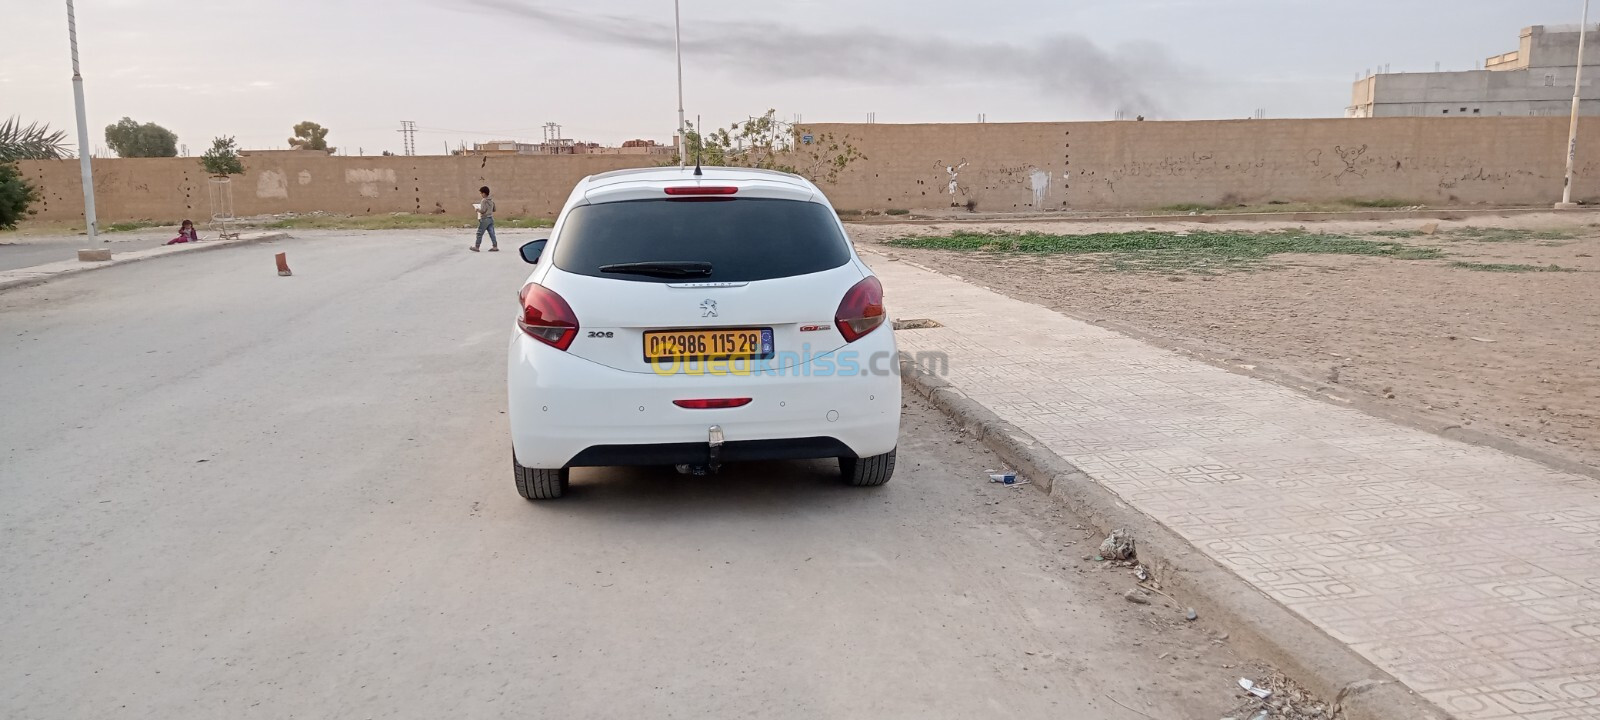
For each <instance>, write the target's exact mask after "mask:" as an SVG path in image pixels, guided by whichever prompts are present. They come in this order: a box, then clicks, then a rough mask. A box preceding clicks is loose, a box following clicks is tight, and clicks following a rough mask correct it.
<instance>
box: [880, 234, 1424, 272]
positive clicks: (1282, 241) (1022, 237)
mask: <svg viewBox="0 0 1600 720" xmlns="http://www.w3.org/2000/svg"><path fill="white" fill-rule="evenodd" d="M889 244H890V245H892V246H895V247H903V248H919V249H931V250H955V251H967V252H972V251H978V252H1004V253H1034V254H1054V255H1093V256H1095V260H1096V262H1098V263H1099V264H1100V266H1101V267H1102V268H1103V269H1109V270H1115V271H1144V272H1179V271H1187V272H1190V273H1195V274H1212V273H1215V272H1217V271H1229V270H1247V269H1253V268H1256V267H1259V266H1260V264H1261V262H1262V261H1263V260H1264V259H1266V258H1268V257H1271V256H1273V255H1280V254H1289V253H1304V254H1317V255H1328V254H1333V255H1368V256H1383V257H1392V258H1397V259H1406V260H1432V259H1438V258H1440V257H1443V253H1442V252H1440V251H1439V250H1438V249H1437V248H1425V247H1423V248H1419V247H1411V246H1407V245H1404V244H1401V243H1396V242H1382V241H1377V240H1368V239H1364V238H1352V237H1345V236H1342V235H1313V234H1311V233H1308V232H1305V231H1303V230H1283V231H1277V232H1261V233H1251V232H1226V231H1216V232H1213V231H1200V232H1190V233H1176V232H1154V231H1141V232H1125V233H1090V234H1087V235H1049V234H1044V233H1034V232H1029V233H1016V234H1013V233H995V232H988V233H981V232H954V233H951V234H948V235H933V236H911V237H903V238H898V239H895V240H890V241H889Z"/></svg>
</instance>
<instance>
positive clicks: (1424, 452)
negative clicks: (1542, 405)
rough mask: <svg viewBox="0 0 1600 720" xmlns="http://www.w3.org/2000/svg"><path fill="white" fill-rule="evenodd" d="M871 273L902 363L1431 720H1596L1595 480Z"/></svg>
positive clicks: (1599, 660)
mask: <svg viewBox="0 0 1600 720" xmlns="http://www.w3.org/2000/svg"><path fill="white" fill-rule="evenodd" d="M875 265H876V269H877V270H878V271H879V274H880V276H881V277H882V278H883V280H884V284H885V287H886V288H887V292H888V301H889V304H890V305H891V306H892V307H894V308H895V310H896V312H897V313H898V314H899V315H900V316H901V317H925V318H931V319H933V320H936V321H938V322H940V323H942V324H943V326H944V327H942V328H933V329H927V330H914V331H901V332H899V333H897V338H898V339H899V341H900V347H901V349H902V350H903V351H905V352H907V353H910V354H912V355H913V356H920V357H928V356H927V355H919V353H936V352H942V353H945V354H946V357H947V359H948V373H946V375H945V379H946V380H948V381H949V382H950V383H952V384H953V385H954V386H955V387H956V389H957V390H959V391H960V392H963V393H965V394H966V395H967V396H968V397H970V398H972V399H973V400H975V401H977V402H979V403H981V404H983V405H984V406H985V407H988V408H989V409H990V410H992V411H993V412H995V413H996V414H997V415H999V416H1000V417H1001V418H1003V419H1005V420H1006V421H1008V422H1011V423H1012V424H1014V425H1016V426H1017V427H1019V428H1021V429H1022V430H1024V431H1025V432H1028V433H1029V434H1031V435H1032V436H1033V437H1035V438H1036V439H1038V440H1039V441H1040V442H1041V443H1044V444H1045V445H1046V446H1048V447H1049V448H1050V449H1051V450H1053V451H1054V452H1056V453H1057V454H1059V455H1061V456H1062V457H1064V458H1067V459H1068V460H1070V461H1071V462H1072V463H1073V464H1074V465H1076V466H1077V467H1079V468H1081V469H1082V470H1083V471H1084V472H1085V473H1087V474H1088V475H1089V476H1090V477H1092V478H1093V479H1094V480H1095V481H1096V482H1099V483H1101V484H1102V485H1104V486H1105V487H1107V488H1108V489H1110V490H1111V491H1112V492H1115V493H1116V494H1117V495H1118V496H1120V497H1121V498H1122V499H1123V500H1124V501H1126V502H1128V503H1129V504H1131V505H1132V506H1133V507H1135V508H1137V509H1138V510H1139V511H1141V512H1144V513H1146V514H1148V515H1150V516H1151V517H1153V518H1155V519H1156V520H1158V521H1160V522H1162V523H1163V524H1165V525H1167V526H1168V527H1170V528H1172V529H1173V530H1174V531H1175V532H1177V533H1179V534H1180V535H1182V536H1183V537H1185V538H1186V539H1188V540H1189V541H1190V542H1192V543H1194V545H1195V546H1196V547H1198V548H1200V549H1201V550H1202V551H1203V552H1205V553H1207V554H1208V555H1210V556H1211V557H1212V558H1213V559H1215V560H1217V561H1218V562H1220V563H1221V564H1222V565H1223V566H1224V567H1226V568H1228V569H1230V570H1231V571H1233V572H1234V573H1236V574H1238V575H1239V576H1240V577H1241V578H1243V579H1245V580H1246V581H1248V582H1250V583H1251V584H1253V585H1254V586H1255V587H1257V588H1258V589H1260V590H1261V591H1262V592H1264V593H1266V594H1267V595H1268V596H1270V597H1272V598H1274V599H1276V600H1277V601H1278V602H1280V603H1282V604H1284V605H1285V606H1286V607H1288V608H1290V609H1292V610H1294V611H1295V612H1297V613H1299V614H1300V615H1302V616H1304V617H1305V618H1306V619H1307V620H1309V621H1311V622H1312V623H1314V624H1316V625H1317V626H1318V627H1320V628H1322V629H1323V630H1324V631H1325V632H1327V633H1328V634H1329V635H1330V636H1332V637H1334V638H1336V639H1338V640H1340V641H1342V642H1345V643H1348V644H1350V645H1351V647H1353V648H1355V649H1356V650H1357V651H1358V652H1360V653H1362V654H1363V655H1364V656H1366V657H1367V658H1368V659H1369V660H1371V661H1372V662H1374V663H1376V664H1377V665H1379V666H1380V667H1383V668H1385V669H1386V670H1388V671H1389V672H1390V673H1392V674H1394V675H1395V677H1397V678H1399V679H1400V680H1401V681H1403V682H1405V683H1407V684H1408V685H1410V686H1411V687H1412V688H1413V689H1415V690H1417V691H1418V692H1421V693H1423V694H1424V695H1425V696H1427V697H1428V698H1430V699H1431V700H1433V701H1434V702H1435V703H1437V704H1438V705H1439V706H1440V707H1443V708H1445V709H1446V710H1448V711H1450V712H1452V713H1454V714H1456V715H1457V716H1458V717H1461V718H1463V719H1465V720H1498V719H1500V718H1530V719H1535V720H1578V719H1579V718H1583V719H1585V720H1594V719H1596V718H1600V481H1596V480H1594V479H1593V478H1589V477H1584V476H1581V475H1573V474H1569V473H1564V472H1561V471H1558V470H1555V469H1552V468H1548V467H1544V466H1541V465H1539V464H1537V463H1534V462H1532V461H1529V460H1524V459H1522V458H1518V457H1514V456H1510V455H1506V454H1504V453H1501V452H1499V451H1496V450H1493V449H1489V448H1481V447H1474V446H1470V445H1465V444H1462V443H1458V442H1454V441H1451V440H1447V439H1444V438H1440V437H1437V436H1434V435H1430V434H1427V433H1424V432H1421V431H1417V430H1412V429H1409V428H1405V427H1401V426H1398V425H1395V424H1393V423H1389V422H1387V421H1384V420H1381V419H1378V418H1374V417H1370V416H1367V415H1364V414H1362V413H1360V412H1357V411H1355V410H1353V409H1351V408H1345V407H1338V406H1335V405H1330V404H1327V403H1324V402H1321V401H1318V400H1315V399H1312V398H1308V397H1306V396H1303V395H1301V394H1299V393H1297V392H1295V391H1293V390H1291V389H1289V388H1286V387H1282V386H1278V385H1274V384H1271V383H1268V382H1263V381H1259V380H1256V379H1253V378H1249V377H1245V376H1242V375H1236V374H1233V373H1230V372H1227V371H1225V370H1222V369H1219V368H1215V367H1212V366H1210V365H1207V364H1205V363H1202V362H1200V361H1197V360H1191V359H1189V358H1187V357H1184V356H1181V355H1179V354H1177V353H1173V352H1169V351H1166V350H1162V349H1160V348H1156V347H1154V346H1151V345H1147V344H1145V343H1141V342H1139V341H1137V340H1134V339H1132V338H1129V337H1125V336H1122V335H1118V334H1116V333H1113V332H1111V331H1109V330H1106V329H1104V328H1100V327H1097V326H1094V325H1090V324H1087V323H1082V322H1079V321H1076V320H1072V319H1070V318H1067V317H1065V316H1063V315H1060V314H1058V313H1055V312H1052V311H1050V310H1047V309H1045V308H1041V307H1038V306H1035V305H1030V304H1028V303H1023V302H1020V301H1016V300H1012V299H1010V298H1007V297H1005V296H1002V295H998V294H996V293H993V292H991V291H988V290H984V289H982V288H978V287H975V286H972V285H969V284H966V283H963V282H961V281H958V280H955V279H953V278H949V277H945V276H942V275H938V274H935V273H931V272H928V271H925V270H921V269H918V268H915V267H912V266H909V265H907V264H905V263H895V262H877V263H875Z"/></svg>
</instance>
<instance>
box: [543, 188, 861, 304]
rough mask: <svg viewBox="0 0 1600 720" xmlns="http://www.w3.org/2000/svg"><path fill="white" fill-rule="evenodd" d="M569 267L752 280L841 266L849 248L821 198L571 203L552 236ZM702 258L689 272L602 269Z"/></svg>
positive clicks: (558, 258) (640, 278)
mask: <svg viewBox="0 0 1600 720" xmlns="http://www.w3.org/2000/svg"><path fill="white" fill-rule="evenodd" d="M554 259H555V264H556V267H558V268H561V269H562V270H565V271H567V272H571V273H577V274H579V275H589V276H592V277H604V278H615V279H617V280H632V281H636V282H657V283H670V282H679V283H681V282H752V281H756V280H771V279H773V278H783V277H792V276H795V275H806V274H809V273H814V272H821V271H823V270H832V269H833V268H836V267H839V266H841V265H844V264H845V263H847V262H849V261H850V249H849V246H848V244H847V243H846V241H845V238H844V234H843V233H841V232H840V231H839V225H838V222H837V221H836V220H835V218H834V215H833V213H832V212H831V211H830V210H829V209H828V207H827V206H826V205H820V204H818V203H812V202H803V201H799V200H769V199H754V198H751V199H720V198H719V199H711V200H708V199H694V200H681V199H680V200H668V199H662V200H632V201H626V202H614V203H602V204H599V205H583V206H579V207H576V208H573V209H572V212H570V213H568V214H567V219H566V221H565V222H564V223H563V224H562V226H561V237H560V239H559V240H558V241H557V242H556V247H555V258H554ZM648 262H704V263H710V264H711V268H712V270H711V274H710V275H709V276H699V277H694V278H682V277H679V278H671V277H655V276H650V275H634V274H617V273H607V272H601V271H600V268H601V267H603V266H606V265H615V264H622V263H648Z"/></svg>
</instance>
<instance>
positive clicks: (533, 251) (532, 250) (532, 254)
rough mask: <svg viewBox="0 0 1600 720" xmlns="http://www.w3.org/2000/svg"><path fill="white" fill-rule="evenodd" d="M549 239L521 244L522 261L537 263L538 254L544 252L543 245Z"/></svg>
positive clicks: (530, 263) (531, 263)
mask: <svg viewBox="0 0 1600 720" xmlns="http://www.w3.org/2000/svg"><path fill="white" fill-rule="evenodd" d="M549 242H550V241H549V240H535V241H533V242H531V243H528V244H527V245H523V246H522V261H523V262H525V263H527V264H529V265H538V264H539V256H540V255H543V254H544V246H545V245H546V244H548V243H549Z"/></svg>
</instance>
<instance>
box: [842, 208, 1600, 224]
mask: <svg viewBox="0 0 1600 720" xmlns="http://www.w3.org/2000/svg"><path fill="white" fill-rule="evenodd" d="M1543 213H1560V214H1563V215H1573V216H1591V215H1594V214H1596V213H1600V208H1583V209H1579V210H1554V209H1551V208H1548V207H1544V208H1492V209H1479V208H1473V209H1456V210H1449V209H1438V210H1433V209H1429V210H1347V211H1338V212H1282V213H1271V212H1265V213H1201V214H1199V215H1139V214H1133V213H1127V214H1120V215H1119V214H1116V213H1095V214H1091V215H1049V214H1039V215H1036V214H1023V215H1019V216H1015V217H1007V216H1005V215H999V214H997V215H979V216H977V217H970V218H968V217H950V218H941V219H931V218H927V217H918V218H901V217H895V216H887V217H883V218H876V217H875V218H872V219H862V218H854V217H852V218H850V219H849V220H846V221H845V222H847V223H849V224H851V225H960V224H969V223H1104V222H1128V223H1161V222H1192V223H1216V222H1329V221H1334V220H1347V221H1381V220H1467V219H1470V218H1474V217H1488V216H1494V217H1501V216H1509V215H1539V214H1543Z"/></svg>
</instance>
